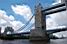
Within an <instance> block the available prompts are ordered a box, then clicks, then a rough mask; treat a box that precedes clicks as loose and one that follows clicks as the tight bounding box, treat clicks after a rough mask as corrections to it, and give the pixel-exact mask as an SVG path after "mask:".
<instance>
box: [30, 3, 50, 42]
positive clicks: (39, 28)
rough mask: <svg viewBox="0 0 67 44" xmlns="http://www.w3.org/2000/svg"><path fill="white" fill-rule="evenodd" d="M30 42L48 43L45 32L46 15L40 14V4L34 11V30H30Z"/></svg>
mask: <svg viewBox="0 0 67 44" xmlns="http://www.w3.org/2000/svg"><path fill="white" fill-rule="evenodd" d="M30 40H41V41H42V40H45V41H49V38H48V36H47V32H46V15H43V14H42V6H41V4H40V3H39V4H38V5H37V6H36V9H35V29H34V30H31V33H30Z"/></svg>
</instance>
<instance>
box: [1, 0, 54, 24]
mask: <svg viewBox="0 0 67 44" xmlns="http://www.w3.org/2000/svg"><path fill="white" fill-rule="evenodd" d="M36 1H37V0H0V10H2V11H5V12H6V15H7V16H8V17H9V16H10V18H13V17H14V18H13V19H14V22H16V21H18V22H19V21H20V22H22V23H23V24H25V23H26V22H27V20H26V19H25V18H24V17H23V16H21V15H18V14H16V13H15V12H14V11H13V10H12V7H11V6H13V7H16V6H17V5H21V6H23V5H25V6H28V7H29V8H30V9H31V12H32V15H33V14H34V13H35V12H34V9H35V5H36V4H37V3H36ZM40 3H41V4H42V6H43V7H44V8H45V7H46V6H47V7H48V6H51V4H52V3H54V0H40ZM48 17H49V16H48ZM11 23H12V22H11ZM20 24H21V23H20ZM13 25H14V24H13ZM29 25H31V23H30V24H29Z"/></svg>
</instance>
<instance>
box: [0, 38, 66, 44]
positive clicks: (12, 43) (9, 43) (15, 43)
mask: <svg viewBox="0 0 67 44" xmlns="http://www.w3.org/2000/svg"><path fill="white" fill-rule="evenodd" d="M0 44H67V39H57V40H50V42H49V43H45V42H44V41H41V42H40V41H38V42H30V41H29V40H22V39H20V40H0Z"/></svg>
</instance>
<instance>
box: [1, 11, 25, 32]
mask: <svg viewBox="0 0 67 44" xmlns="http://www.w3.org/2000/svg"><path fill="white" fill-rule="evenodd" d="M23 25H24V24H23V23H22V22H21V21H16V20H15V18H14V16H12V15H10V16H8V15H7V14H6V12H5V11H3V10H0V26H1V27H6V26H11V27H13V28H14V30H17V29H19V28H20V27H21V26H23ZM3 31H4V29H3V30H2V32H3Z"/></svg>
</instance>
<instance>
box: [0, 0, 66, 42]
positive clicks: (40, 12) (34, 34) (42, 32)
mask: <svg viewBox="0 0 67 44" xmlns="http://www.w3.org/2000/svg"><path fill="white" fill-rule="evenodd" d="M66 9H67V1H66V0H65V3H60V4H56V5H55V6H52V7H49V8H47V9H42V6H41V4H40V3H39V5H37V6H36V8H35V29H34V30H30V32H28V33H27V32H26V33H19V34H30V40H31V41H42V40H43V41H47V42H48V41H50V39H49V36H48V33H47V32H48V31H47V30H46V15H49V14H53V13H57V12H61V11H66ZM0 29H1V28H0ZM11 29H12V28H10V30H9V29H6V30H5V32H4V34H5V33H7V32H8V31H11V32H13V31H14V30H13V29H12V30H11ZM66 30H67V27H66V28H64V30H61V29H59V30H50V33H51V32H52V33H54V32H60V31H66ZM19 34H18V35H19ZM13 35H16V34H13Z"/></svg>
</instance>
